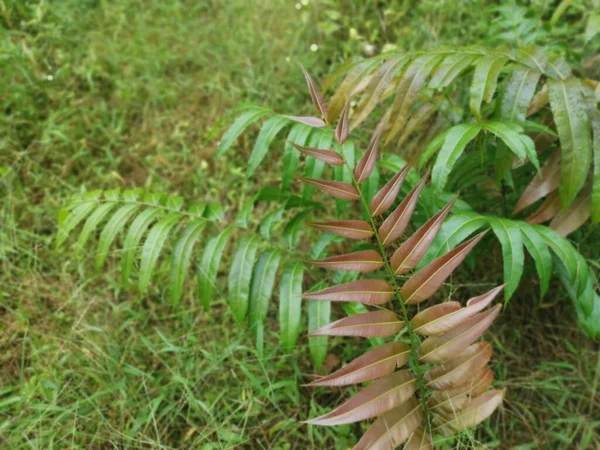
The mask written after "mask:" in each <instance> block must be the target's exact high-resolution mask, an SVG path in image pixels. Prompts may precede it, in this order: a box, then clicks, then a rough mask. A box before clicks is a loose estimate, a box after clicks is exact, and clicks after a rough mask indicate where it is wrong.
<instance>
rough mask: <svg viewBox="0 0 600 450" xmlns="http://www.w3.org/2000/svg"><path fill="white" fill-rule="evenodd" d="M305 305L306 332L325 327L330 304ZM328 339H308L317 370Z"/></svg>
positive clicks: (309, 302)
mask: <svg viewBox="0 0 600 450" xmlns="http://www.w3.org/2000/svg"><path fill="white" fill-rule="evenodd" d="M315 289H316V286H315ZM307 303H308V331H309V332H310V331H313V330H316V329H317V328H321V327H324V326H325V325H327V324H328V323H329V321H330V318H331V302H323V301H320V300H309V301H308V302H307ZM328 338H329V336H312V337H309V338H308V348H309V351H310V356H311V358H312V360H313V363H314V365H315V367H316V368H317V369H320V368H321V366H322V365H323V361H325V357H326V356H327V342H328Z"/></svg>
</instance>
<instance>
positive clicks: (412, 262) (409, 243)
mask: <svg viewBox="0 0 600 450" xmlns="http://www.w3.org/2000/svg"><path fill="white" fill-rule="evenodd" d="M455 201H456V197H455V198H453V199H452V200H451V201H450V202H449V203H448V204H447V205H446V206H444V207H443V208H442V209H441V210H440V211H439V212H438V213H437V214H435V215H434V216H433V217H432V218H430V219H429V220H428V221H427V222H425V224H424V225H423V226H422V227H421V228H419V229H418V230H417V231H416V232H415V233H414V234H413V235H412V236H411V237H409V238H408V239H407V240H406V241H404V243H403V244H402V245H401V246H400V248H399V249H398V250H396V251H395V252H394V254H393V255H392V258H391V260H390V265H391V267H392V270H393V271H394V274H395V275H401V274H404V273H406V272H408V271H410V270H412V269H414V268H415V267H416V266H417V264H418V263H419V261H421V259H422V258H423V256H425V253H426V252H427V250H428V249H429V246H430V245H431V243H432V241H433V239H434V238H435V236H436V235H437V233H438V231H439V229H440V227H441V226H442V223H443V222H444V220H445V219H446V216H447V215H448V213H450V210H451V209H452V207H453V206H454V202H455Z"/></svg>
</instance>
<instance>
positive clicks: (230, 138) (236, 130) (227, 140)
mask: <svg viewBox="0 0 600 450" xmlns="http://www.w3.org/2000/svg"><path fill="white" fill-rule="evenodd" d="M268 112H269V110H267V109H258V108H252V109H250V110H248V111H246V112H245V113H243V114H242V115H241V116H239V117H238V118H237V119H235V122H233V125H231V127H230V128H229V129H228V130H227V131H226V132H225V134H224V135H223V138H222V139H221V142H220V143H219V147H217V151H216V153H215V157H219V156H221V155H222V154H223V153H225V152H226V151H227V150H228V149H229V148H230V147H231V146H232V144H233V143H234V142H235V140H236V139H237V138H238V137H239V135H240V134H242V132H243V131H244V130H245V129H246V128H248V126H249V125H251V124H252V123H254V122H256V121H257V120H258V119H260V118H261V117H263V116H264V115H266V114H267V113H268Z"/></svg>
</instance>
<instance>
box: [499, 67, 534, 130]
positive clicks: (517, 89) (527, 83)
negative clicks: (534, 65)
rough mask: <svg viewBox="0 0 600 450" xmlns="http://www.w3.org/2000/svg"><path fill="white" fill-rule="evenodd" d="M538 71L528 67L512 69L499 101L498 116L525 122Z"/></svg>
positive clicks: (520, 122)
mask: <svg viewBox="0 0 600 450" xmlns="http://www.w3.org/2000/svg"><path fill="white" fill-rule="evenodd" d="M539 79H540V72H539V71H537V70H534V69H531V68H528V67H517V68H515V70H513V72H512V74H511V76H510V78H509V79H508V82H507V83H506V85H505V86H504V92H503V94H502V100H501V103H500V117H501V118H502V119H504V120H508V121H509V122H515V123H519V124H522V123H523V122H525V118H526V114H527V108H528V106H529V104H530V103H531V100H532V99H533V95H534V94H535V88H536V86H537V84H538V80H539Z"/></svg>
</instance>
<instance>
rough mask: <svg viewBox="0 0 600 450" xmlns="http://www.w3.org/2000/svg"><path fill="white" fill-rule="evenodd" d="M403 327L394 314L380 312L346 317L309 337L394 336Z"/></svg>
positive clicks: (315, 331)
mask: <svg viewBox="0 0 600 450" xmlns="http://www.w3.org/2000/svg"><path fill="white" fill-rule="evenodd" d="M403 326H404V322H402V321H401V320H399V319H398V316H396V314H395V313H394V312H392V311H387V310H380V311H372V312H368V313H365V314H357V315H355V316H350V317H344V318H343V319H340V320H336V321H335V322H332V323H330V324H328V325H326V326H324V327H321V328H319V329H317V330H314V331H311V333H310V334H309V336H361V337H373V336H393V335H394V334H396V333H398V332H399V331H400V330H401V329H402V327H403Z"/></svg>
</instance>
